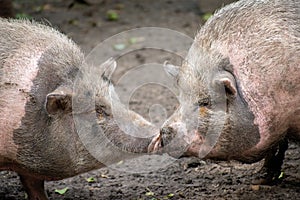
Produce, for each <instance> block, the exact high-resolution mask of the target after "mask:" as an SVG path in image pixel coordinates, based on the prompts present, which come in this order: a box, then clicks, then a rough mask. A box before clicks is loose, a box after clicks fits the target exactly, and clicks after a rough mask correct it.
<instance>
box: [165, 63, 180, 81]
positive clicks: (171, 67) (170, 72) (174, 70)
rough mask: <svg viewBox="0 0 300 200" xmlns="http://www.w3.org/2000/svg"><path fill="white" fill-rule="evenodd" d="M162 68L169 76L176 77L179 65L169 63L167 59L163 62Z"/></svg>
mask: <svg viewBox="0 0 300 200" xmlns="http://www.w3.org/2000/svg"><path fill="white" fill-rule="evenodd" d="M164 69H165V71H166V72H167V74H168V75H170V76H171V77H174V78H177V77H178V74H179V67H178V66H175V65H172V64H170V63H169V62H168V61H165V62H164Z"/></svg>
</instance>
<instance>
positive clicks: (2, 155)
mask: <svg viewBox="0 0 300 200" xmlns="http://www.w3.org/2000/svg"><path fill="white" fill-rule="evenodd" d="M0 33H1V34H0V170H13V171H16V172H17V173H18V174H19V175H20V179H21V181H22V184H23V186H24V188H25V190H26V192H27V193H28V197H29V199H30V200H45V199H47V197H46V195H45V192H44V180H59V179H63V178H66V177H71V176H74V175H77V174H79V173H83V172H87V171H89V170H93V169H97V168H100V167H102V166H104V164H107V163H112V162H117V161H118V160H121V159H124V157H123V156H124V155H127V154H126V153H124V154H123V153H122V150H126V152H127V153H128V154H129V156H130V155H131V154H130V152H136V153H139V152H147V150H148V146H149V144H150V143H151V140H152V138H153V137H152V136H151V137H150V136H149V137H147V136H146V137H145V138H135V137H130V136H128V135H127V134H126V133H125V132H123V131H122V130H120V129H119V127H118V125H117V123H116V122H115V121H114V119H113V117H112V109H111V105H112V104H111V103H112V102H111V101H112V100H114V99H112V98H111V96H112V95H111V93H113V92H114V90H113V87H112V85H111V84H110V81H109V79H108V78H109V76H110V74H111V73H112V71H113V70H114V67H115V62H114V61H113V60H108V61H107V62H105V63H104V64H103V65H102V66H100V67H99V72H100V74H97V75H94V78H95V77H96V78H97V79H99V80H98V81H97V80H95V82H97V83H99V87H97V88H96V89H97V90H96V91H97V92H96V93H95V101H94V105H91V108H96V109H95V110H96V112H94V115H95V119H96V121H94V122H93V121H90V122H89V121H88V122H89V123H92V124H93V126H92V127H93V130H94V132H92V134H91V135H96V136H97V134H98V135H100V132H99V133H98V132H97V131H101V130H103V132H104V134H105V136H106V138H108V139H109V141H110V142H112V144H113V145H114V146H116V147H117V149H118V148H119V150H120V151H118V152H117V153H116V150H115V151H114V152H109V151H106V152H104V151H103V154H104V153H105V154H106V155H105V157H106V158H107V159H110V160H106V163H104V164H103V163H101V162H99V161H98V160H97V159H95V158H94V157H93V156H92V155H91V154H90V153H89V151H88V150H87V149H86V146H84V145H83V143H82V142H81V140H80V137H79V135H78V133H77V130H78V129H77V128H78V127H77V126H76V125H75V123H74V115H72V109H73V107H72V106H73V105H75V103H74V102H73V103H72V99H74V98H72V95H76V94H75V93H74V90H75V89H73V84H74V80H76V79H75V77H76V75H77V74H78V73H79V68H80V66H81V65H83V61H84V55H83V54H82V52H81V51H80V50H79V48H78V47H77V46H76V45H75V44H74V43H73V42H72V41H71V40H70V39H68V38H67V37H66V36H64V35H63V34H61V33H59V32H58V31H56V30H54V29H52V28H50V27H48V26H45V25H41V24H38V23H34V22H29V21H18V20H4V19H1V20H0ZM86 71H87V72H88V71H89V70H86ZM80 72H82V70H80ZM81 74H82V73H81ZM87 77H91V76H87ZM83 80H84V79H83ZM90 82H94V80H92V81H91V80H90ZM89 85H90V84H85V86H83V88H84V87H88V86H89ZM78 91H79V90H78ZM81 95H84V93H83V94H81ZM86 95H87V96H86V98H89V95H90V96H91V94H90V93H89V91H88V92H86ZM90 98H91V97H90ZM76 99H77V100H78V101H80V98H76ZM79 103H80V102H79ZM77 104H78V102H77ZM114 104H119V102H114ZM84 106H85V105H84ZM118 108H119V109H124V113H127V115H124V116H127V117H128V114H129V116H130V117H129V118H126V119H124V122H126V121H128V122H130V123H133V124H135V125H137V126H141V127H143V128H147V129H149V130H151V129H152V130H153V126H152V125H151V124H150V123H148V122H147V121H145V120H144V119H143V118H142V117H140V116H139V115H137V114H135V113H133V112H131V111H127V110H125V108H124V107H122V106H118ZM78 111H80V108H78V109H77V111H76V112H77V113H76V116H80V115H82V119H83V120H86V119H89V118H87V117H85V116H84V115H85V113H84V112H82V113H78ZM82 111H84V109H83V110H82ZM85 111H90V110H85ZM119 112H123V111H122V110H119ZM121 117H122V116H121ZM91 119H92V118H91ZM97 127H98V128H97ZM79 128H81V127H79ZM101 128H102V129H101ZM95 130H96V131H95ZM157 132H158V131H157ZM87 134H88V133H87ZM87 137H88V136H87ZM93 139H97V137H96V138H93ZM101 142H102V141H101ZM99 145H101V144H99ZM104 145H107V147H105V148H107V149H109V144H108V143H105V144H104ZM102 150H103V149H102ZM128 151H129V152H128ZM100 153H101V152H100ZM100 157H101V156H100Z"/></svg>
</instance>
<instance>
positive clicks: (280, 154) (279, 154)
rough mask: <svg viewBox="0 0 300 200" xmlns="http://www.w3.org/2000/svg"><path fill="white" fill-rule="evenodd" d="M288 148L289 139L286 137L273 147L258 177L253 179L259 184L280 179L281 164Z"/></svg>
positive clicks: (266, 183) (273, 182)
mask: <svg viewBox="0 0 300 200" xmlns="http://www.w3.org/2000/svg"><path fill="white" fill-rule="evenodd" d="M287 149H288V140H287V138H284V139H283V140H281V141H280V142H279V144H278V145H276V146H275V147H273V148H272V149H271V150H270V152H269V153H268V154H267V156H266V157H265V161H264V165H263V167H262V169H261V170H260V171H259V172H258V177H257V178H256V179H255V180H254V181H253V184H257V185H271V184H275V183H276V182H278V181H279V175H280V173H281V166H282V164H283V160H284V154H285V151H286V150H287Z"/></svg>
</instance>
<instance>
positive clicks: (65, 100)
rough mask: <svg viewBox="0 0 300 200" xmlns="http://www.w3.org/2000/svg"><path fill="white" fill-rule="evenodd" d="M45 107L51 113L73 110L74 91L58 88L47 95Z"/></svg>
mask: <svg viewBox="0 0 300 200" xmlns="http://www.w3.org/2000/svg"><path fill="white" fill-rule="evenodd" d="M45 109H46V112H47V113H48V114H49V115H55V114H58V113H69V112H72V91H71V90H70V89H68V88H58V89H56V90H55V91H53V92H51V93H49V94H48V95H47V96H46V102H45Z"/></svg>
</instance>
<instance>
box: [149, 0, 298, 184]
mask: <svg viewBox="0 0 300 200" xmlns="http://www.w3.org/2000/svg"><path fill="white" fill-rule="evenodd" d="M299 24H300V4H299V3H298V2H297V1H294V0H286V1H279V0H256V1H248V0H241V1H238V2H236V3H233V4H230V5H228V6H225V7H224V8H222V9H221V10H219V11H218V12H216V13H215V14H214V15H213V16H212V17H211V18H210V19H209V20H208V21H207V22H206V23H205V24H204V25H203V26H202V27H201V29H200V31H199V32H198V34H197V35H196V37H195V39H194V42H193V44H192V46H191V48H190V50H189V52H188V54H187V56H186V58H185V60H184V61H183V63H182V66H181V67H177V66H172V65H171V64H166V66H165V68H166V71H168V72H169V74H171V75H172V76H174V77H175V78H176V81H177V83H178V88H179V93H180V94H179V96H178V99H179V102H180V106H179V107H178V109H177V110H176V111H175V113H174V114H173V115H172V116H171V117H170V118H169V119H168V120H167V121H166V122H165V123H164V125H163V127H162V129H161V135H160V136H159V139H158V140H157V144H156V145H155V146H156V148H154V149H153V150H156V151H162V152H167V153H169V154H170V155H172V156H174V157H178V158H179V157H181V156H196V157H201V158H203V159H216V160H237V161H241V162H243V163H254V162H258V161H260V160H262V159H264V164H263V167H262V169H261V170H260V171H259V173H258V174H256V175H255V178H254V180H253V184H275V183H276V182H277V181H279V180H278V179H279V175H280V173H281V166H282V164H283V159H284V154H285V151H286V150H287V148H288V140H289V139H293V140H296V141H299V140H300V94H299V91H300V29H299ZM172 141H173V142H172ZM277 183H278V182H277Z"/></svg>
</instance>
